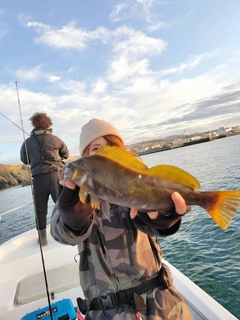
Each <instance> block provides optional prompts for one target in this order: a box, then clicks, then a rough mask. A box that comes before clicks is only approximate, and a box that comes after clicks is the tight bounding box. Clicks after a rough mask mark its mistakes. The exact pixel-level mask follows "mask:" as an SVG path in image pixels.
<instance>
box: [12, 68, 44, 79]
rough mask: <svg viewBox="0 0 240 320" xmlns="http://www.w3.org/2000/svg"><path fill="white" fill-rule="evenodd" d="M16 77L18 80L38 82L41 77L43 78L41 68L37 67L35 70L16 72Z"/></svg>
mask: <svg viewBox="0 0 240 320" xmlns="http://www.w3.org/2000/svg"><path fill="white" fill-rule="evenodd" d="M14 75H15V76H16V77H17V78H18V79H24V80H31V81H34V80H37V79H38V78H39V77H41V76H42V74H41V66H37V67H35V68H33V69H18V70H16V71H15V72H14Z"/></svg>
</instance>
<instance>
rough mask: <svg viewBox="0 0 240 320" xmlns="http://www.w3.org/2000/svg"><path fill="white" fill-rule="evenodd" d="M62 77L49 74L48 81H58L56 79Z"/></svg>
mask: <svg viewBox="0 0 240 320" xmlns="http://www.w3.org/2000/svg"><path fill="white" fill-rule="evenodd" d="M60 79H61V77H57V76H48V81H49V82H56V81H59V80H60Z"/></svg>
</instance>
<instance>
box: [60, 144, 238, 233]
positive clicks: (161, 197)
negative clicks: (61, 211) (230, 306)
mask: <svg viewBox="0 0 240 320" xmlns="http://www.w3.org/2000/svg"><path fill="white" fill-rule="evenodd" d="M61 176H62V177H63V178H64V179H70V180H72V181H73V182H75V183H76V184H77V185H78V186H79V187H80V194H79V196H80V200H81V201H82V202H83V203H85V201H86V199H87V197H88V195H90V201H91V205H92V207H93V208H97V209H98V208H99V206H100V201H99V199H102V200H106V201H108V202H110V203H115V204H118V205H121V206H126V207H129V208H136V209H138V210H140V211H143V212H150V211H159V212H161V213H162V214H164V213H165V214H167V213H169V212H172V210H173V209H174V204H173V201H172V199H171V195H172V193H173V192H175V191H177V192H179V193H180V194H181V195H182V197H183V198H184V199H185V201H186V204H187V205H191V206H192V205H197V206H200V207H202V208H203V209H205V210H206V211H207V212H208V213H209V214H210V216H211V217H212V218H213V219H214V221H215V222H216V223H217V224H218V225H219V226H220V227H221V228H223V229H227V227H228V226H229V224H230V223H231V221H232V219H233V217H234V215H235V214H236V212H237V210H238V209H239V207H240V191H239V190H230V191H229V190H227V191H198V189H199V188H200V184H199V182H198V181H197V179H196V178H194V177H193V176H192V175H190V174H189V173H187V172H186V171H184V170H182V169H180V168H177V167H174V166H168V165H158V166H155V167H152V168H148V167H147V166H146V165H145V164H144V163H142V162H141V161H140V160H139V159H138V158H136V157H135V156H134V155H132V154H131V153H130V152H128V151H126V150H124V149H120V148H118V147H110V146H107V147H105V148H103V149H101V150H100V151H98V152H97V153H96V154H95V155H92V156H87V157H82V158H80V159H78V160H75V161H72V162H70V163H68V164H66V165H65V166H64V168H62V169H61Z"/></svg>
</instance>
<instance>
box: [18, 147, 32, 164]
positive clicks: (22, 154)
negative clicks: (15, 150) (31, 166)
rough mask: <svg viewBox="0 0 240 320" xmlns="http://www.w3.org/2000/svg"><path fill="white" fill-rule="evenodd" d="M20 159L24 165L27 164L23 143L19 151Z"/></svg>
mask: <svg viewBox="0 0 240 320" xmlns="http://www.w3.org/2000/svg"><path fill="white" fill-rule="evenodd" d="M20 159H21V161H22V162H23V163H24V164H28V161H27V155H26V148H25V143H23V144H22V147H21V149H20ZM29 161H30V160H29Z"/></svg>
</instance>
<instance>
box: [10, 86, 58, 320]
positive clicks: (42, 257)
mask: <svg viewBox="0 0 240 320" xmlns="http://www.w3.org/2000/svg"><path fill="white" fill-rule="evenodd" d="M15 85H16V91H17V99H18V107H19V114H20V119H21V126H22V128H21V130H22V133H23V141H24V146H25V150H26V157H27V163H28V174H29V180H30V181H31V182H30V185H31V192H32V198H33V206H34V213H35V219H36V226H37V231H38V239H39V247H40V253H41V259H42V266H43V274H44V280H45V286H46V292H47V299H48V307H49V313H50V318H51V320H53V313H52V308H51V301H50V294H49V289H48V281H47V273H46V268H45V262H44V256H43V250H42V244H41V240H40V230H39V223H38V216H37V208H36V202H35V197H34V192H33V184H32V180H31V172H30V161H29V156H28V150H27V143H26V138H25V131H24V127H23V119H22V112H21V105H20V99H19V94H18V86H17V81H15Z"/></svg>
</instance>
